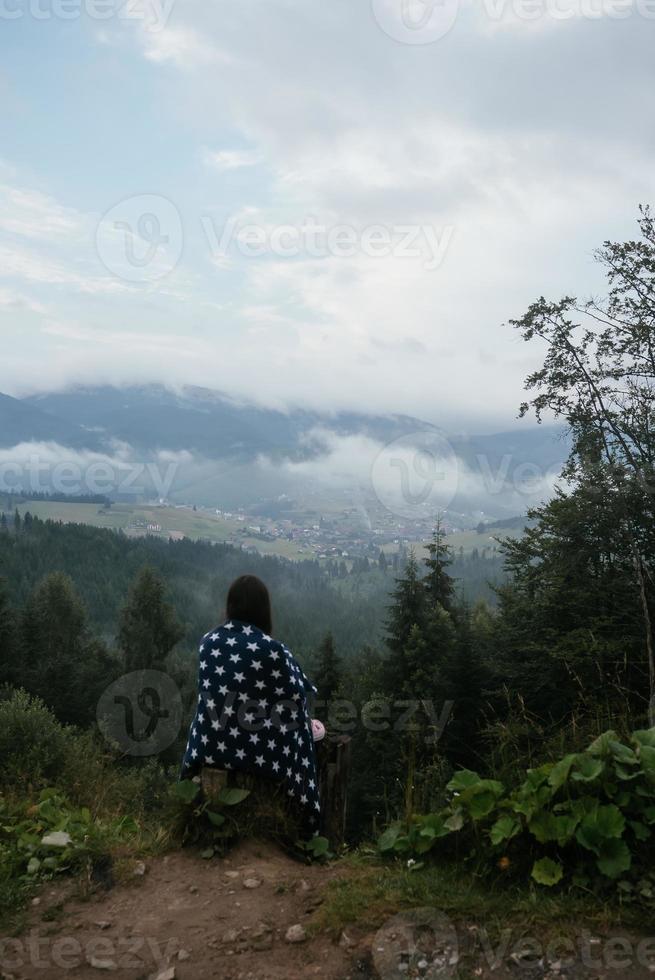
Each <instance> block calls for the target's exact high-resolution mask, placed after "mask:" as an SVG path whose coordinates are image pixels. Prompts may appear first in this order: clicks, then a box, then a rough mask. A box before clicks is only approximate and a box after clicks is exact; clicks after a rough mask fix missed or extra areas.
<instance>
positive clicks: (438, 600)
mask: <svg viewBox="0 0 655 980" xmlns="http://www.w3.org/2000/svg"><path fill="white" fill-rule="evenodd" d="M445 537H446V535H445V532H444V530H443V527H442V525H441V518H438V519H437V523H436V526H435V529H434V531H433V533H432V540H431V542H430V544H429V545H428V546H427V550H428V555H429V557H428V558H426V559H425V565H426V567H427V569H428V573H427V575H426V577H425V590H426V593H427V595H428V598H429V601H430V603H431V605H437V604H438V605H440V606H442V608H443V609H445V610H446V611H447V612H452V610H453V607H454V604H455V583H454V581H453V579H452V577H451V576H450V575H449V573H448V568H449V567H450V565H451V563H452V560H453V557H452V552H451V549H450V548H449V547H448V545H447V544H446V542H445Z"/></svg>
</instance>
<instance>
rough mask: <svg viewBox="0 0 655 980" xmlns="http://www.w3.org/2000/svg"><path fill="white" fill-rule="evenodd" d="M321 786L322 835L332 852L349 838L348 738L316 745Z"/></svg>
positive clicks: (349, 758)
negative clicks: (347, 813) (347, 818)
mask: <svg viewBox="0 0 655 980" xmlns="http://www.w3.org/2000/svg"><path fill="white" fill-rule="evenodd" d="M315 748H316V765H317V769H318V786H319V792H320V795H321V834H322V835H323V836H324V837H327V839H328V840H329V841H330V844H331V846H332V847H333V848H337V847H340V846H341V845H342V844H343V843H344V840H345V837H346V812H347V805H348V780H349V778H350V761H351V744H350V737H349V736H348V735H336V736H333V737H332V738H330V736H328V737H326V738H325V739H323V741H321V742H317V743H316V746H315Z"/></svg>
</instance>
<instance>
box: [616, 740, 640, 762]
mask: <svg viewBox="0 0 655 980" xmlns="http://www.w3.org/2000/svg"><path fill="white" fill-rule="evenodd" d="M609 747H610V751H611V753H612V756H613V757H614V759H616V761H617V762H621V763H623V765H624V766H636V765H637V763H638V761H639V760H638V759H637V756H636V754H635V752H634V751H633V750H632V749H631V748H630V746H629V745H624V744H623V742H610V743H609Z"/></svg>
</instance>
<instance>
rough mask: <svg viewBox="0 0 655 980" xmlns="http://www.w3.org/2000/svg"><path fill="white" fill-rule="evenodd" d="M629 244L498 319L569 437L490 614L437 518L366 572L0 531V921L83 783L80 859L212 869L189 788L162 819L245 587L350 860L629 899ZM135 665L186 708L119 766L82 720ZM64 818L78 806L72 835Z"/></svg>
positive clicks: (649, 661) (636, 832) (634, 685)
mask: <svg viewBox="0 0 655 980" xmlns="http://www.w3.org/2000/svg"><path fill="white" fill-rule="evenodd" d="M640 229H641V232H642V240H641V241H640V242H638V243H626V244H622V245H612V244H609V243H608V244H606V245H605V247H604V249H603V250H602V252H601V253H600V255H599V258H600V261H601V262H602V263H603V264H604V265H605V266H606V267H607V269H608V275H609V299H608V300H607V302H606V304H605V306H602V307H600V306H598V305H597V304H596V303H590V304H586V305H584V304H579V303H577V301H575V300H573V299H570V298H566V299H564V300H562V301H561V302H559V303H548V302H547V301H546V300H544V299H541V300H539V301H538V302H536V303H535V304H534V305H533V306H531V307H530V309H529V310H528V312H527V313H526V315H525V316H524V317H523V318H521V319H520V320H517V321H516V322H515V326H516V328H517V329H518V330H519V331H520V332H521V334H522V336H523V337H524V339H525V340H526V341H532V340H533V339H534V338H535V337H538V338H539V340H540V343H541V344H542V345H543V346H544V347H545V349H546V355H545V359H544V364H543V367H542V368H541V369H540V370H538V371H536V372H534V373H533V374H532V375H531V376H530V377H529V378H528V379H527V383H526V386H527V389H528V391H529V392H531V394H532V400H531V402H526V404H525V405H524V407H523V412H524V413H525V412H528V411H530V410H534V411H536V413H537V415H538V416H541V415H543V414H544V413H545V412H548V413H551V414H554V415H555V416H556V417H558V418H559V419H561V420H564V421H566V423H567V424H568V426H569V429H570V433H571V446H572V448H571V454H570V458H569V460H568V463H567V466H566V470H565V477H566V482H565V483H564V484H563V486H562V488H561V489H560V490H559V491H558V492H557V493H556V494H555V496H554V497H553V499H552V500H550V501H549V502H547V503H545V504H544V505H542V506H541V507H539V508H536V509H534V510H533V511H531V513H530V515H529V518H530V520H529V526H528V527H527V529H526V531H525V534H524V535H523V537H521V538H516V539H509V540H507V541H505V542H504V543H503V544H502V545H501V546H500V550H501V553H502V556H503V558H504V562H505V572H506V579H505V580H504V581H503V582H501V583H500V584H498V586H497V588H496V593H497V597H498V603H497V605H496V606H495V607H493V606H492V605H490V604H489V603H486V602H484V601H476V602H471V601H469V600H467V598H466V596H465V595H464V594H463V593H462V591H461V589H460V587H459V584H458V581H457V567H458V566H457V561H458V560H459V562H460V563H461V562H462V561H463V560H464V559H463V558H462V557H459V558H458V559H456V556H454V555H453V554H452V552H451V549H450V548H449V547H448V539H447V537H446V535H445V534H444V532H443V529H442V526H441V523H440V520H439V517H438V516H436V517H435V527H434V533H433V535H432V538H431V541H430V542H429V544H428V546H427V551H426V554H425V556H424V557H420V556H415V555H414V554H413V553H412V552H409V553H408V554H406V555H403V556H402V560H401V558H399V559H398V560H397V561H396V563H395V567H394V565H393V564H391V565H390V564H389V563H388V561H387V559H386V557H385V556H384V555H383V554H381V555H380V559H379V561H378V563H377V564H375V563H373V565H372V564H371V563H370V562H369V561H368V560H366V561H361V562H360V563H353V566H352V569H351V570H348V569H345V566H344V567H342V566H340V565H336V564H334V565H332V566H330V567H328V568H320V567H319V565H318V564H317V563H313V562H306V563H300V564H295V565H294V564H293V563H291V562H288V561H283V560H280V559H273V558H261V557H258V556H255V555H251V554H245V553H244V552H241V551H239V550H238V549H235V548H231V547H227V546H220V545H219V546H216V545H208V544H207V545H205V544H202V543H192V542H189V541H186V540H183V541H179V542H169V543H165V542H161V541H155V540H150V539H140V540H130V539H128V538H126V537H125V536H123V535H122V534H120V533H116V532H113V531H107V530H98V529H93V528H89V527H84V526H74V525H72V526H64V525H61V524H55V523H48V522H42V521H39V520H35V519H34V518H31V517H30V518H28V517H27V516H26V517H24V518H22V519H21V518H20V517H15V518H13V519H9V520H6V519H5V520H4V521H2V522H1V523H0V568H1V570H2V574H3V585H2V590H1V591H0V684H1V685H2V688H1V691H2V693H1V694H0V733H1V734H0V784H1V785H2V786H3V791H5V792H6V793H7V794H8V797H9V799H10V802H11V806H12V807H13V806H15V807H17V809H16V810H15V811H14V810H11V813H10V815H8V816H7V817H6V821H7V822H6V823H5V826H4V829H3V831H2V832H3V833H4V834H5V835H7V834H9V835H10V836H11V834H15V835H17V836H18V838H19V841H22V843H20V846H19V847H18V849H16V848H13V849H12V847H6V848H5V851H4V852H2V851H0V858H1V857H2V854H3V853H5V855H9V857H5V865H6V867H5V879H6V886H5V896H4V898H3V901H4V902H5V905H6V906H8V905H10V904H11V902H13V901H14V899H15V888H16V887H18V890H19V891H20V892H21V894H23V893H24V891H25V889H27V890H29V886H30V885H31V884H33V883H34V882H35V881H36V880H38V877H39V875H45V876H46V877H47V875H48V874H49V873H50V872H51V871H52V870H53V869H55V870H57V869H59V865H57V864H56V862H55V864H54V865H53V864H52V862H51V863H50V864H45V863H42V862H43V861H45V860H46V854H45V853H44V852H43V850H42V848H41V844H40V843H39V841H40V838H39V836H38V832H37V831H34V830H33V829H30V827H31V824H30V823H29V820H31V819H33V818H34V815H35V813H36V814H41V813H42V812H43V813H48V814H51V819H52V821H54V823H55V824H57V829H58V830H60V829H62V827H63V826H68V825H69V823H70V826H71V827H75V828H77V830H76V831H75V832H76V833H78V834H81V835H82V836H83V837H84V840H86V838H87V837H88V836H89V833H90V832H89V830H88V824H89V821H90V820H91V819H92V816H91V810H90V809H89V805H90V804H91V803H92V800H90V799H89V796H88V793H89V789H88V787H89V786H94V787H95V790H97V789H98V787H99V786H104V785H105V784H106V785H107V786H109V787H110V789H108V790H107V794H106V795H105V791H104V790H102V791H101V792H99V796H98V801H99V802H98V808H99V809H98V814H97V815H98V816H99V818H101V822H102V819H105V818H106V819H108V820H109V816H108V814H109V811H111V820H110V821H109V823H108V824H107V828H109V829H106V830H105V831H104V832H103V833H105V836H104V837H103V836H102V835H101V837H100V839H99V841H98V847H99V848H100V850H103V848H104V850H107V849H109V851H110V852H111V849H112V847H117V846H121V841H122V840H123V835H124V833H125V832H126V831H125V828H126V827H128V826H129V827H130V828H132V829H131V830H130V831H129V833H130V834H131V835H132V836H134V835H135V834H136V835H137V836H138V834H140V833H142V832H143V829H144V828H150V830H149V833H150V832H152V833H154V834H155V837H156V838H157V839H158V840H159V839H162V838H161V835H163V836H164V837H166V839H167V840H169V842H170V840H175V841H176V842H178V843H179V841H180V840H182V841H189V840H192V841H196V842H198V841H203V840H204V841H205V842H206V835H207V834H209V835H210V840H211V846H209V847H208V848H206V850H205V851H204V852H203V853H204V854H205V855H206V856H208V857H211V856H212V855H213V854H214V853H218V851H219V850H220V848H221V847H223V846H224V845H225V844H226V840H227V838H229V839H231V837H230V834H231V835H232V836H234V834H235V833H237V831H236V830H235V827H237V828H238V821H237V820H236V819H234V818H232V819H231V822H230V821H228V820H227V817H226V816H225V814H224V813H222V812H221V813H212V814H210V816H211V817H212V820H211V821H210V822H209V823H208V822H207V818H206V813H205V809H206V806H205V804H202V805H200V806H198V805H197V802H196V794H197V792H198V788H197V787H196V786H195V784H186V786H189V785H190V786H191V790H190V791H189V790H187V789H186V788H185V786H184V785H183V784H180V785H181V786H182V789H179V788H178V789H177V790H175V789H174V790H173V796H174V797H175V796H176V802H177V804H178V805H182V807H183V809H184V808H185V807H186V809H184V815H183V819H182V822H181V823H180V820H181V818H180V814H179V813H178V814H177V816H176V817H171V815H170V813H168V811H167V810H166V805H165V803H164V801H165V800H166V799H169V797H170V787H171V785H172V784H173V783H174V780H175V776H176V774H177V770H178V766H179V759H180V753H181V750H182V748H183V746H184V736H185V731H186V725H187V723H188V720H189V718H190V717H191V714H192V712H193V709H194V706H195V703H196V697H197V691H196V687H195V646H196V642H197V640H198V638H199V637H200V636H201V635H202V634H203V633H204V632H205V631H206V630H207V629H208V627H209V626H210V625H212V624H215V623H217V622H218V621H220V619H221V615H222V608H223V601H224V597H225V592H226V589H227V586H228V584H229V583H230V582H231V580H232V579H233V578H234V577H235V576H236V575H238V574H240V573H241V572H243V571H244V570H246V569H248V570H249V571H252V572H255V573H256V574H258V575H260V576H261V577H262V578H263V579H264V580H265V581H266V582H267V584H268V585H269V587H270V589H271V592H272V594H273V597H274V604H275V633H276V635H278V636H280V637H283V638H284V640H285V642H287V643H288V644H289V646H291V647H292V648H293V649H294V650H295V652H296V653H297V655H298V656H299V658H300V659H301V661H302V662H303V665H304V666H305V668H306V669H307V670H308V671H309V672H310V673H311V674H312V676H313V678H314V680H315V682H316V684H317V686H318V699H317V702H316V706H315V712H316V714H317V715H318V717H320V718H322V719H323V720H324V721H325V723H326V725H327V729H328V731H329V733H330V736H331V737H334V738H336V737H339V736H342V735H347V736H349V737H350V740H351V741H350V745H351V748H352V763H353V770H352V773H351V779H350V784H349V827H348V840H349V843H350V845H357V844H360V843H370V842H375V841H378V838H379V849H380V851H381V852H382V853H383V854H386V855H396V856H400V857H401V858H402V860H403V861H404V862H410V866H411V867H414V866H415V865H416V869H417V870H420V868H421V867H422V862H424V861H428V860H429V857H428V856H429V854H430V852H432V851H434V853H435V854H438V855H439V856H440V858H441V859H442V860H447V859H451V858H452V857H453V855H454V854H455V855H458V859H459V860H460V861H462V862H464V863H465V864H466V867H467V868H471V869H472V871H473V872H474V874H475V876H482V877H483V878H484V877H485V876H487V875H489V876H491V878H490V880H492V879H493V875H496V876H497V875H498V871H501V872H502V873H503V875H504V874H505V872H507V878H508V879H509V880H511V881H512V882H514V883H515V884H517V885H519V886H520V887H525V885H526V884H527V883H528V881H532V882H533V883H536V884H538V885H540V886H544V887H554V886H557V885H560V884H561V886H562V887H563V888H565V889H566V890H568V891H569V892H570V893H575V892H576V890H582V891H583V892H584V893H585V894H586V893H589V892H591V893H592V894H598V895H601V896H602V897H603V899H604V900H606V901H608V902H610V903H613V902H616V901H617V896H619V897H622V898H623V899H625V896H628V897H629V900H630V901H631V902H634V903H636V904H637V905H641V904H644V903H645V904H646V905H648V904H650V903H652V900H653V895H654V894H655V876H654V875H653V873H652V860H653V856H654V853H655V852H654V851H653V847H654V846H655V845H654V837H653V828H654V827H655V805H654V800H655V790H654V787H655V718H654V705H655V658H654V641H653V615H654V612H655V602H654V596H655V590H654V587H653V572H652V569H653V567H654V565H655V530H654V529H655V521H654V517H655V514H654V512H653V511H654V508H653V497H652V487H653V485H654V483H653V477H654V460H655V440H654V438H653V432H654V431H655V430H654V428H653V395H652V392H653V387H654V386H655V359H654V356H653V322H654V310H655V300H654V299H653V282H654V279H655V272H654V271H653V270H655V228H654V226H653V222H652V220H651V218H650V216H649V214H648V212H644V213H643V214H642V218H641V222H640ZM580 321H583V322H584V324H585V329H584V330H580V329H579V327H578V324H579V322H580ZM475 560H476V561H479V560H480V557H479V556H477V558H476V559H475ZM460 567H461V564H460ZM143 669H150V670H153V671H157V672H159V673H160V674H164V675H166V676H167V677H168V679H169V680H170V682H171V683H172V685H173V688H172V690H174V691H176V692H179V693H180V695H181V702H182V705H183V711H182V716H181V719H180V724H179V730H177V731H176V732H174V733H173V739H172V740H169V742H168V743H167V745H166V749H165V750H162V751H160V752H153V753H152V758H147V759H146V761H144V760H143V759H138V758H136V759H125V758H124V757H121V754H120V753H117V751H116V746H115V745H112V744H110V743H107V742H106V741H104V740H103V739H102V738H101V737H100V733H99V732H98V728H97V726H96V724H95V712H96V705H97V703H98V700H99V699H100V698H101V696H102V695H103V692H104V691H105V690H106V689H107V686H108V685H110V684H111V683H112V682H114V681H115V680H117V679H118V678H119V677H121V676H122V675H123V674H125V673H130V672H133V671H139V670H143ZM35 699H36V700H35ZM65 725H70V726H74V727H69V728H67V727H63V726H65ZM79 758H83V759H84V766H85V767H86V768H85V770H84V771H85V773H86V775H85V776H84V779H83V780H81V781H80V777H79V773H78V775H75V764H76V763H75V760H76V759H79ZM125 787H128V788H129V791H126V789H125ZM95 790H94V792H95ZM40 791H44V792H45V795H44V796H41V797H38V794H39V792H40ZM35 794H36V796H37V798H38V800H37V803H34V802H33V800H34V797H35ZM247 795H248V794H247V793H246V796H247ZM26 799H27V800H28V802H29V807H30V808H28V809H27V810H26V809H25V806H26V804H25V800H26ZM53 799H56V801H57V802H56V805H55V803H53V802H52V800H53ZM241 799H242V796H239V795H237V798H236V800H239V801H240V800H241ZM108 800H111V801H112V802H111V805H110V804H109V803H108V802H107V801H108ZM236 800H235V798H234V797H230V796H229V795H228V797H227V798H224V802H225V805H226V806H231V805H233V804H234V803H235V802H236ZM71 806H73V807H76V806H77V807H79V806H81V807H82V810H80V811H79V812H78V811H77V810H72V811H70V812H72V813H74V814H76V816H75V817H74V818H73V817H72V816H70V814H69V816H66V814H67V813H69V810H67V807H71ZM35 807H36V809H35ZM103 807H104V809H103ZM108 807H109V810H108V809H107V808H108ZM41 808H42V809H41ZM16 814H18V815H19V816H16ZM103 814H104V816H103ZM134 814H136V816H137V818H138V819H137V820H136V822H129V821H132V820H133V817H134ZM117 815H118V816H117ZM19 818H20V819H19ZM23 818H25V820H27V823H21V820H22V819H23ZM201 818H202V820H205V823H204V824H202V820H201ZM39 819H40V818H39ZM44 819H45V818H44ZM114 819H118V820H119V822H118V824H115V823H112V822H111V821H112V820H114ZM12 820H13V821H15V823H12V822H11V821H12ZM126 821H128V822H126ZM198 821H200V823H199V822H198ZM228 823H229V826H230V828H231V829H230V834H227V831H226V829H225V828H226V827H227V826H228ZM201 824H202V826H201ZM210 824H211V825H210ZM60 825H61V826H60ZM153 825H154V830H153ZM42 826H45V823H44V822H43V821H41V823H39V827H42ZM180 826H182V827H183V830H181V831H180ZM247 826H248V827H250V829H251V830H252V826H253V825H252V824H248V825H247ZM257 826H258V829H259V831H260V832H261V825H257ZM7 828H8V829H7ZM12 828H14V829H12ZM162 828H163V829H162ZM173 828H177V830H174V829H173ZM190 828H192V829H190ZM199 828H200V829H199ZM67 833H68V832H67ZM21 834H22V835H23V836H21ZM176 834H178V836H175V835H176ZM179 834H181V837H180V836H179ZM226 834H227V838H226ZM380 834H381V836H380ZM85 835H86V836H85ZM112 835H113V836H112ZM157 835H160V837H158V836H157ZM203 835H204V836H203ZM69 836H70V835H69ZM318 840H319V842H320V845H319V844H317V843H316V844H315V845H308V844H307V842H303V843H302V845H301V846H302V848H303V849H304V850H303V851H302V853H304V854H305V855H307V854H314V855H315V856H318V855H319V854H324V853H325V851H326V850H327V848H328V843H327V841H322V839H321V838H319V839H318ZM135 846H136V845H135ZM319 846H320V847H322V848H323V849H322V850H319ZM312 847H315V848H316V850H312ZM80 848H81V852H80V853H82V852H83V853H84V855H87V851H86V850H85V848H86V844H85V845H84V847H82V845H81V844H80ZM87 857H88V855H87ZM47 858H48V860H50V859H51V858H52V855H47ZM89 860H90V858H89ZM29 869H31V870H29ZM17 880H18V881H19V882H20V886H16V881H17ZM494 880H495V879H494ZM496 885H498V887H499V888H501V889H502V887H503V883H502V881H501V882H500V884H498V882H497V881H496Z"/></svg>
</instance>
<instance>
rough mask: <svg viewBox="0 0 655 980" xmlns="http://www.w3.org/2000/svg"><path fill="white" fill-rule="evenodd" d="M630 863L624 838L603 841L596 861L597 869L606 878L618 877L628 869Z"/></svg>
mask: <svg viewBox="0 0 655 980" xmlns="http://www.w3.org/2000/svg"><path fill="white" fill-rule="evenodd" d="M631 863H632V856H631V854H630V849H629V848H628V845H627V844H626V842H625V841H624V840H618V839H616V838H614V839H612V840H606V841H603V846H602V849H601V853H600V856H599V858H598V860H597V861H596V864H597V865H598V869H599V871H602V873H603V874H604V875H607V877H608V878H618V876H619V875H620V874H621V873H622V872H623V871H628V870H629V869H630V865H631Z"/></svg>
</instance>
